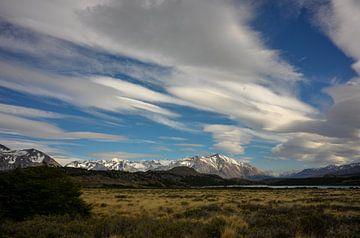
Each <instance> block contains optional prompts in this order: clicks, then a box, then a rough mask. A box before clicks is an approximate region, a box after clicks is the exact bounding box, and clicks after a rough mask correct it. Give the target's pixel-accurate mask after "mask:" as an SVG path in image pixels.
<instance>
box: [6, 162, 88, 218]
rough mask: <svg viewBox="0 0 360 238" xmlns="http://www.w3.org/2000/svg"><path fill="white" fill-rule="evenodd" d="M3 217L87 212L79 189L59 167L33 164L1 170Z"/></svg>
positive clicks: (82, 213)
mask: <svg viewBox="0 0 360 238" xmlns="http://www.w3.org/2000/svg"><path fill="white" fill-rule="evenodd" d="M0 191H1V192H0V220H3V219H15V220H22V219H25V218H27V217H32V216H34V215H49V214H71V215H75V214H79V215H88V214H89V212H90V207H89V206H88V205H86V204H85V202H83V201H82V200H81V199H80V195H81V192H80V188H79V186H78V185H76V184H74V183H73V182H72V181H71V179H70V178H69V177H68V176H66V175H65V174H64V173H63V172H61V171H60V170H59V169H55V168H47V167H42V166H41V167H32V168H26V169H15V170H12V171H8V172H1V173H0Z"/></svg>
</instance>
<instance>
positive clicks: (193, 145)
mask: <svg viewBox="0 0 360 238" xmlns="http://www.w3.org/2000/svg"><path fill="white" fill-rule="evenodd" d="M175 145H176V146H183V147H203V146H204V145H202V144H190V143H178V144H175Z"/></svg>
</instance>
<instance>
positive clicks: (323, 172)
mask: <svg viewBox="0 0 360 238" xmlns="http://www.w3.org/2000/svg"><path fill="white" fill-rule="evenodd" d="M356 174H360V163H352V164H345V165H329V166H326V167H322V168H311V169H304V170H302V171H300V172H296V173H291V174H287V175H286V176H284V177H286V178H316V177H324V176H330V175H333V176H337V177H339V176H349V175H356Z"/></svg>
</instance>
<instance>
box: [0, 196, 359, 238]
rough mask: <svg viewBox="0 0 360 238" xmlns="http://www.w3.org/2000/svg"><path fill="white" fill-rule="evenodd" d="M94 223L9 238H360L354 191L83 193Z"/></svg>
mask: <svg viewBox="0 0 360 238" xmlns="http://www.w3.org/2000/svg"><path fill="white" fill-rule="evenodd" d="M82 198H83V199H84V200H85V201H86V202H88V203H91V204H92V205H93V209H92V216H91V217H90V218H87V219H84V218H71V217H66V216H65V217H64V216H61V217H36V218H33V219H31V220H27V221H23V222H17V223H11V222H9V223H6V224H3V225H2V229H4V233H3V234H4V235H3V236H4V237H35V236H37V237H112V238H115V237H223V238H231V237H360V190H356V189H328V190H325V189H287V190H285V189H284V190H282V189H274V190H272V189H84V190H83V195H82Z"/></svg>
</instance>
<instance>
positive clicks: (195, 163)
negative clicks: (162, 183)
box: [65, 154, 263, 178]
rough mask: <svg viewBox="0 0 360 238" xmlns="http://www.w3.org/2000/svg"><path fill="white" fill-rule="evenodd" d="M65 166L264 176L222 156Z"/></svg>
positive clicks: (232, 175)
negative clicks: (187, 169) (184, 168)
mask: <svg viewBox="0 0 360 238" xmlns="http://www.w3.org/2000/svg"><path fill="white" fill-rule="evenodd" d="M65 166H66V167H74V168H84V169H88V170H120V171H129V172H136V171H147V170H169V169H172V168H174V167H179V166H186V167H189V168H193V169H195V170H196V171H197V172H199V173H206V174H217V175H219V176H221V177H223V178H240V177H251V176H258V175H262V174H263V173H262V172H261V171H260V170H258V169H257V168H255V167H253V166H251V165H250V164H248V163H245V162H242V161H239V160H236V159H232V158H230V157H227V156H224V155H220V154H215V155H209V156H195V157H191V158H183V159H178V160H172V161H164V160H143V161H129V160H122V159H112V160H87V161H74V162H72V163H70V164H67V165H65Z"/></svg>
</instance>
